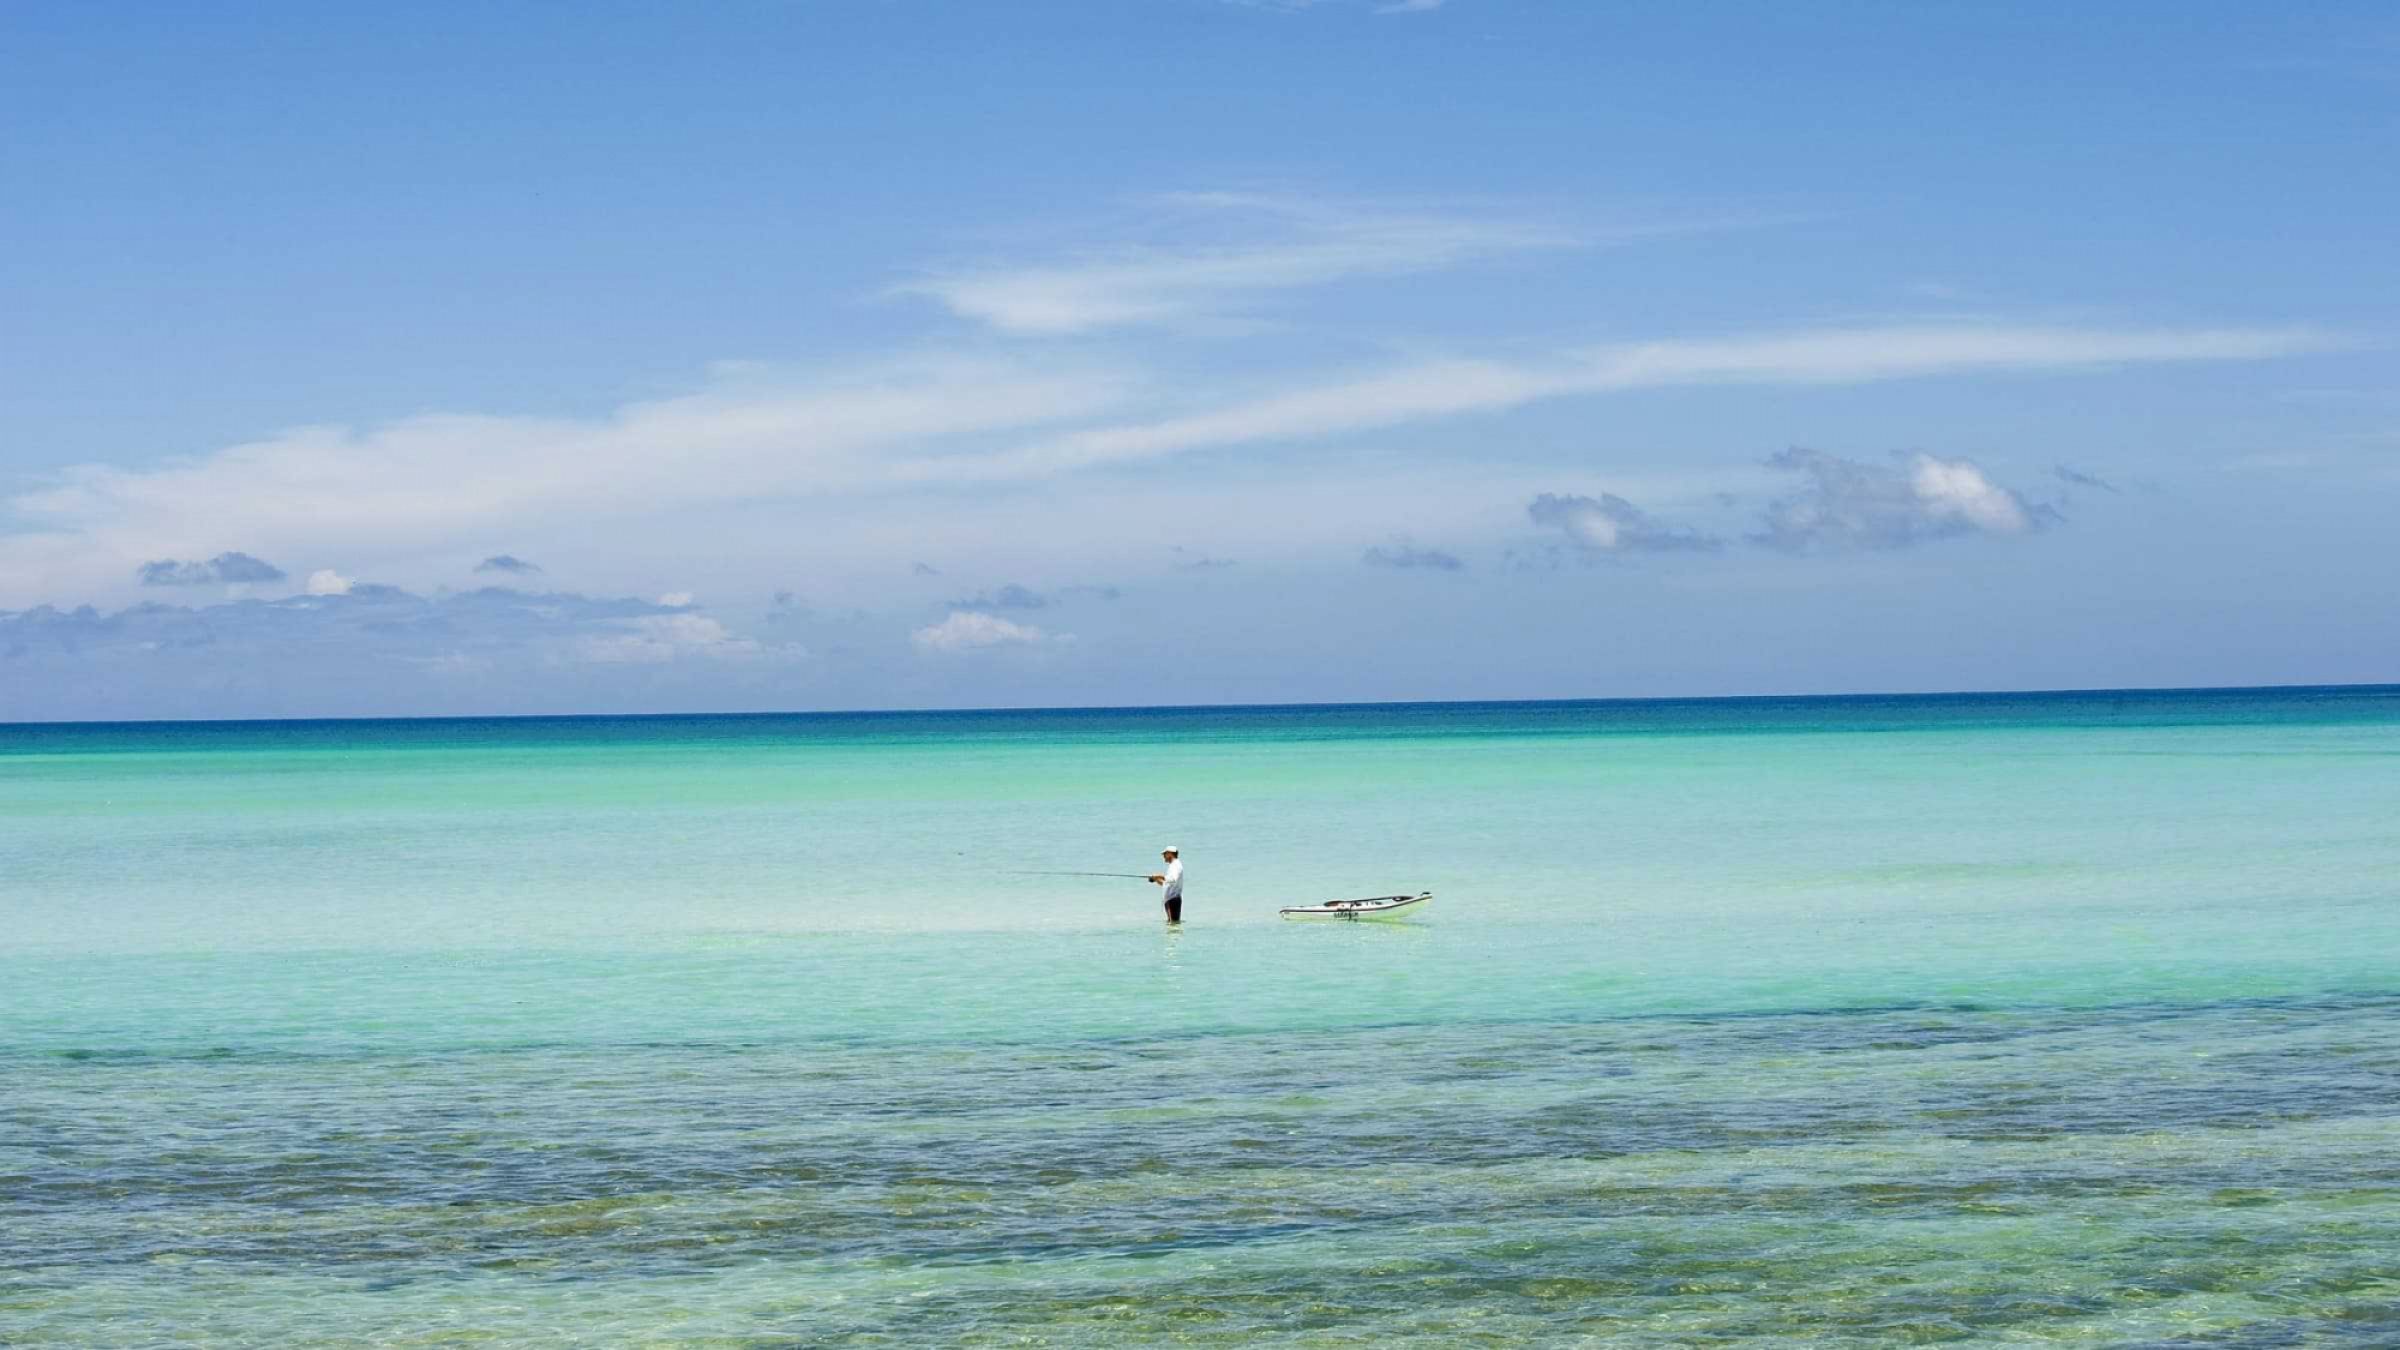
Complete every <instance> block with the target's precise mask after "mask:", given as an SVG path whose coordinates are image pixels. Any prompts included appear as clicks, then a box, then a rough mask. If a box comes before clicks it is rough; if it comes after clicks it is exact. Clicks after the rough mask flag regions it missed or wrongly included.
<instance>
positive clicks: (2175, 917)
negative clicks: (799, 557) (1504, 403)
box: [0, 689, 2400, 1346]
mask: <svg viewBox="0 0 2400 1350" xmlns="http://www.w3.org/2000/svg"><path fill="white" fill-rule="evenodd" d="M1167 842H1173V843H1178V844H1180V845H1182V846H1183V848H1184V849H1185V850H1186V856H1187V860H1188V864H1189V868H1190V879H1189V896H1188V900H1187V905H1186V917H1187V919H1188V922H1187V923H1186V924H1185V925H1184V927H1183V928H1182V929H1181V930H1180V931H1170V930H1168V929H1167V928H1166V927H1165V926H1164V925H1163V924H1162V923H1160V922H1159V916H1158V910H1157V904H1156V900H1155V893H1154V892H1153V891H1152V889H1151V888H1149V887H1147V886H1145V885H1143V884H1141V883H1139V882H1129V881H1109V880H1104V879H1098V878H1089V879H1085V878H1066V877H1042V876H1032V875H1022V874H1020V872H1021V871H1030V870H1034V869H1050V868H1068V869H1096V870H1124V871H1135V870H1142V869H1144V868H1146V867H1148V866H1149V865H1150V864H1151V862H1152V860H1153V859H1154V858H1155V856H1156V848H1157V846H1158V845H1160V844H1162V843H1167ZM1428 888H1429V889H1431V890H1433V891H1434V892H1435V893H1436V895H1437V900H1436V902H1435V904H1434V906H1433V909H1432V911H1431V913H1430V914H1429V915H1428V916H1427V917H1426V918H1425V919H1423V920H1422V921H1420V922H1417V923H1412V924H1406V925H1401V924H1392V925H1376V924H1331V925H1307V924H1292V923H1286V922H1283V921H1280V920H1278V919H1277V918H1276V917H1275V915H1274V911H1275V909H1276V907H1277V906H1279V905H1283V904H1291V903H1298V902H1308V901H1315V900H1322V899H1327V898H1334V897H1342V896H1351V895H1365V894H1380V893H1384V892H1389V891H1396V890H1403V889H1406V890H1416V889H1428ZM1402 1336H1415V1337H1420V1338H1424V1339H1426V1340H1429V1341H1446V1342H1455V1343H1476V1342H1484V1343H1513V1342H1521V1341H1527V1340H1559V1341H1573V1340H1586V1341H1591V1342H1606V1343H1622V1344H1632V1345H1641V1344H1657V1345H1685V1344H1706V1343H1712V1342H1717V1341H1723V1340H1730V1339H1740V1338H1745V1337H1748V1338H1756V1339H1759V1340H1762V1341H1765V1342H1770V1343H1776V1344H1804V1343H1818V1344H1854V1345H1883V1344H1893V1343H1905V1342H1937V1341H1939V1342H1950V1341H1955V1342H1962V1343H1995V1344H2009V1343H2027V1344H2035V1343H2038V1344H2058V1343H2063V1344H2107V1345H2120V1344H2148V1345H2245V1346H2247V1345H2286V1344H2293V1345H2300V1344H2336V1343H2350V1344H2359V1345H2384V1344H2400V691H2395V690H2390V689H2369V690H2338V691H2336V690H2304V691H2237V692H2222V693H2203V694H2101V695H2077V696H2058V695H2050V696H2005V697H2004V696H1989V697H1973V698H1927V699H1880V700H1761V701H1735V702H1713V703H1650V704H1554V705H1423V706H1408V707H1388V708H1366V709H1256V710H1220V711H1209V712H1194V711H1172V710H1160V711H1140V712H1110V713H1068V712H1061V713H993V714H941V715H917V716H898V715H895V716H829V717H792V718H655V719H573V720H557V721H456V722H416V723H286V724H239V725H211V726H122V727H0V1343H19V1342H25V1343H44V1342H55V1343H85V1344H124V1345H137V1344H156V1343H161V1342H177V1341H198V1342H217V1343H231V1342H251V1343H258V1344H294V1343H323V1344H355V1343H360V1342H381V1343H394V1344H450V1343H469V1342H475V1343H502V1344H506V1343H544V1342H557V1341H563V1340H582V1341H587V1342H643V1341H696V1342H707V1343H718V1344H729V1345H752V1344H757V1345H775V1344H801V1343H808V1344H817V1343H837V1344H838V1343H859V1344H875V1343H889V1344H926V1343H949V1344H956V1343H967V1344H976V1343H984V1344H1017V1343H1051V1344H1084V1343H1088V1344H1147V1343H1161V1342H1179V1341H1180V1342H1192V1343H1199V1344H1220V1345H1244V1344H1253V1343H1258V1342H1273V1341H1279V1340H1284V1341H1293V1342H1298V1343H1311V1344H1345V1343H1356V1344H1365V1343H1369V1342H1374V1341H1380V1340H1385V1339H1390V1338H1394V1337H1402Z"/></svg>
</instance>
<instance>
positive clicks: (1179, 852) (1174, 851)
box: [1159, 844, 1183, 858]
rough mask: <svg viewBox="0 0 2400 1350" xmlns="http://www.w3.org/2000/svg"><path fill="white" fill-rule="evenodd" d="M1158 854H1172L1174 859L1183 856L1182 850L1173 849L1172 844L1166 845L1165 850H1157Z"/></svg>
mask: <svg viewBox="0 0 2400 1350" xmlns="http://www.w3.org/2000/svg"><path fill="white" fill-rule="evenodd" d="M1159 852H1161V853H1172V854H1174V855H1175V856H1176V857H1178V858H1180V857H1182V856H1183V850H1182V849H1179V848H1177V847H1175V846H1174V845H1173V844H1169V845H1167V846H1166V847H1165V848H1162V849H1160V850H1159Z"/></svg>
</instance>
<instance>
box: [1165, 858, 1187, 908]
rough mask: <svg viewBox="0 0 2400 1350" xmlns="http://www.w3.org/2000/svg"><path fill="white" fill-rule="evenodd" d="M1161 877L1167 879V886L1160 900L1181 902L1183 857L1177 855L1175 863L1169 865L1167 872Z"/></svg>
mask: <svg viewBox="0 0 2400 1350" xmlns="http://www.w3.org/2000/svg"><path fill="white" fill-rule="evenodd" d="M1160 875H1162V876H1164V877H1166V879H1167V884H1166V887H1165V891H1164V893H1163V894H1162V895H1161V896H1160V897H1159V898H1161V899H1164V900H1181V899H1182V898H1183V856H1182V855H1181V854H1177V855H1176V858H1175V861H1173V862H1171V863H1168V864H1167V870H1166V871H1165V872H1163V873H1161V874H1160Z"/></svg>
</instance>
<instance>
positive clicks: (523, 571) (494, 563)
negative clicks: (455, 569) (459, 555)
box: [475, 553, 542, 577]
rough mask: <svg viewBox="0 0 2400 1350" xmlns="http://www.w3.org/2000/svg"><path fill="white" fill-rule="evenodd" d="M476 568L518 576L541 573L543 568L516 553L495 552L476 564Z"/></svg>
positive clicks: (477, 569)
mask: <svg viewBox="0 0 2400 1350" xmlns="http://www.w3.org/2000/svg"><path fill="white" fill-rule="evenodd" d="M475 570H476V571H478V572H504V573H506V574H508V575H509V576H516V577H530V576H537V575H539V574H540V573H541V570H542V569H541V568H540V567H539V566H537V565H536V564H533V563H529V562H527V561H525V560H524V559H523V558H520V557H517V556H516V555H515V554H511V553H495V554H493V555H492V556H490V557H488V558H486V559H484V560H483V561H482V562H479V563H477V564H475Z"/></svg>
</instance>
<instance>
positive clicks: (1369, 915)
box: [1276, 891, 1433, 923]
mask: <svg viewBox="0 0 2400 1350" xmlns="http://www.w3.org/2000/svg"><path fill="white" fill-rule="evenodd" d="M1432 903H1433V892H1431V891H1425V892H1423V893H1421V894H1418V895H1382V896H1377V897H1375V898H1374V899H1371V900H1332V901H1328V902H1326V903H1325V904H1322V905H1293V906H1290V907H1288V908H1285V909H1280V910H1277V911H1276V913H1278V914H1281V915H1282V916H1283V917H1285V918H1287V919H1332V920H1335V921H1337V922H1345V923H1358V922H1361V921H1373V920H1396V919H1413V918H1415V917H1417V916H1418V915H1420V914H1422V913H1424V912H1425V910H1426V907H1427V906H1429V905H1431V904H1432Z"/></svg>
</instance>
